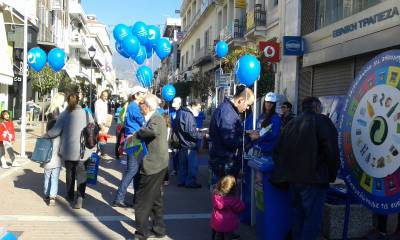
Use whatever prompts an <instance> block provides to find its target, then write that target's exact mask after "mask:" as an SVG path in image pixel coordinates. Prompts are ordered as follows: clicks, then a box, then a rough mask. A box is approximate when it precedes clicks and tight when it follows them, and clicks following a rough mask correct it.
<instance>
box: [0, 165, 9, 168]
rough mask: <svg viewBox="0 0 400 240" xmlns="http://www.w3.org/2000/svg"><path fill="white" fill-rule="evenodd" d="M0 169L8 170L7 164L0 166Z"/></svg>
mask: <svg viewBox="0 0 400 240" xmlns="http://www.w3.org/2000/svg"><path fill="white" fill-rule="evenodd" d="M1 168H3V169H9V168H10V166H8V165H7V164H3V165H1Z"/></svg>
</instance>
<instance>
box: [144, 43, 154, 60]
mask: <svg viewBox="0 0 400 240" xmlns="http://www.w3.org/2000/svg"><path fill="white" fill-rule="evenodd" d="M146 55H147V58H151V57H152V56H153V47H152V46H151V45H150V44H148V43H147V44H146Z"/></svg>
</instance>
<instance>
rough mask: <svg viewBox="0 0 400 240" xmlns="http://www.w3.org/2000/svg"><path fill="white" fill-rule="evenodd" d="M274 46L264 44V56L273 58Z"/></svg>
mask: <svg viewBox="0 0 400 240" xmlns="http://www.w3.org/2000/svg"><path fill="white" fill-rule="evenodd" d="M275 53H276V51H275V48H273V47H272V46H266V47H265V48H264V56H265V57H266V58H273V57H274V56H275Z"/></svg>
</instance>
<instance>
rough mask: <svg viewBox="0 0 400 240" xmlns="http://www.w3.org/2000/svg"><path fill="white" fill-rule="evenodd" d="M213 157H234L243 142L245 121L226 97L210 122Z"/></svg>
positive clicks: (211, 154)
mask: <svg viewBox="0 0 400 240" xmlns="http://www.w3.org/2000/svg"><path fill="white" fill-rule="evenodd" d="M209 131H210V138H211V142H212V144H211V149H210V156H211V157H226V158H230V159H232V158H233V157H235V156H236V153H237V151H238V150H241V149H242V144H243V122H242V119H241V118H240V116H239V113H238V112H237V110H236V108H235V107H234V106H233V104H232V102H231V101H230V100H229V99H228V98H225V99H224V101H223V102H222V103H221V105H219V106H218V108H217V109H215V111H214V113H213V115H212V117H211V122H210V130H209Z"/></svg>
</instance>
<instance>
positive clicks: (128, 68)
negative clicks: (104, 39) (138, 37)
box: [81, 0, 182, 80]
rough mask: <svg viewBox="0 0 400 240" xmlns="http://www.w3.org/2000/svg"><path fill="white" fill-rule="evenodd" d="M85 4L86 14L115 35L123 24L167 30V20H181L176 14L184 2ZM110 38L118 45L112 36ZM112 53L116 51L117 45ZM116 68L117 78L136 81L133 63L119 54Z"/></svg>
mask: <svg viewBox="0 0 400 240" xmlns="http://www.w3.org/2000/svg"><path fill="white" fill-rule="evenodd" d="M81 3H82V6H83V9H84V11H85V13H86V14H94V15H96V17H97V20H98V21H100V22H102V23H104V24H105V25H107V26H109V30H110V32H111V33H112V29H113V27H114V26H115V25H117V24H119V23H123V24H126V25H128V26H132V25H133V24H134V23H135V22H136V21H143V22H145V23H146V24H149V25H150V24H151V25H156V26H158V25H159V27H160V28H161V29H163V28H164V26H163V24H165V19H166V18H167V17H179V14H175V10H179V9H180V6H181V3H182V0H82V1H81ZM110 36H111V38H112V42H114V39H113V37H112V34H111V35H110ZM112 49H114V43H113V44H112ZM157 60H158V59H157ZM157 62H158V61H157ZM156 64H157V63H155V65H156ZM113 65H114V68H115V70H116V72H117V78H119V79H125V80H134V79H135V77H134V76H135V68H136V67H135V66H134V64H133V62H132V60H128V59H126V58H123V57H122V56H120V55H119V54H118V53H115V54H114V55H113Z"/></svg>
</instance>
